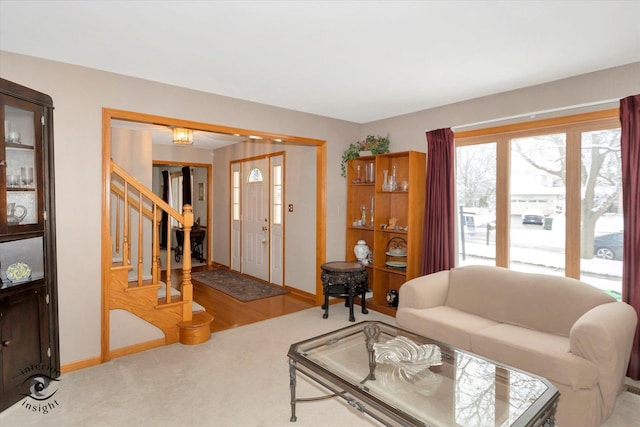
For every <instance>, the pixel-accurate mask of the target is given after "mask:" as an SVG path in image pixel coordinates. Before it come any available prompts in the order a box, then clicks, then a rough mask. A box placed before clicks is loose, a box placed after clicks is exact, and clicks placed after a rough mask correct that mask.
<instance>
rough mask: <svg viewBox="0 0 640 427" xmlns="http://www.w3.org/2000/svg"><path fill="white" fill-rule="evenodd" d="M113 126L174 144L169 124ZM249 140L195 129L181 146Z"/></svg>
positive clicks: (120, 122)
mask: <svg viewBox="0 0 640 427" xmlns="http://www.w3.org/2000/svg"><path fill="white" fill-rule="evenodd" d="M0 1H2V0H0ZM111 127H112V128H122V129H129V130H135V131H140V132H149V133H150V134H151V141H152V143H153V144H154V145H173V132H172V130H171V128H169V127H167V126H161V125H154V124H150V123H137V122H130V121H126V120H111ZM246 140H247V137H246V136H241V135H228V134H222V133H213V132H205V131H202V130H194V131H193V144H192V145H182V146H181V147H195V148H202V149H207V150H216V149H218V148H222V147H225V146H227V145H233V144H236V143H238V142H244V141H246Z"/></svg>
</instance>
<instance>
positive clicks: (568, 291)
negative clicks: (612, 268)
mask: <svg viewBox="0 0 640 427" xmlns="http://www.w3.org/2000/svg"><path fill="white" fill-rule="evenodd" d="M569 301H570V302H571V304H568V302H569ZM614 301H615V299H614V298H613V297H611V296H609V295H607V294H605V293H604V292H602V291H601V290H600V289H597V288H595V287H593V286H591V285H588V284H587V283H584V282H580V281H578V280H575V279H570V278H566V277H561V276H552V275H546V274H531V273H522V272H518V271H512V270H508V269H506V268H500V267H488V266H479V265H476V266H466V267H459V268H454V269H452V270H451V271H450V274H449V292H448V294H447V302H446V305H448V306H450V307H453V308H457V309H458V310H462V311H466V312H468V313H473V314H476V315H478V316H481V317H486V318H487V319H492V320H495V321H496V322H499V323H509V324H511V325H517V326H524V327H526V328H531V329H536V330H539V331H543V332H549V333H552V334H557V335H563V336H566V337H568V336H569V332H570V330H571V327H572V326H573V324H574V323H575V322H576V320H578V319H579V318H580V316H582V315H583V314H584V313H585V312H587V311H589V310H590V309H592V308H593V307H596V306H598V305H600V304H605V303H609V302H614Z"/></svg>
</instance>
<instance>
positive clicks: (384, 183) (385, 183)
mask: <svg viewBox="0 0 640 427" xmlns="http://www.w3.org/2000/svg"><path fill="white" fill-rule="evenodd" d="M382 174H383V175H384V179H383V180H382V191H391V190H390V189H389V182H388V176H389V171H388V170H387V169H385V170H383V171H382Z"/></svg>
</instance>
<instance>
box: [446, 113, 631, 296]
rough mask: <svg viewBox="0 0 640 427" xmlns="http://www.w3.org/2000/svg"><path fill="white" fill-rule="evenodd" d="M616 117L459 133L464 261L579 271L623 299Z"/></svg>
mask: <svg viewBox="0 0 640 427" xmlns="http://www.w3.org/2000/svg"><path fill="white" fill-rule="evenodd" d="M617 114H618V111H617V110H609V111H605V112H598V113H587V114H581V115H576V116H569V117H564V118H560V119H552V120H541V121H537V122H529V123H525V124H522V125H510V126H505V127H502V128H492V129H490V130H487V131H482V130H480V131H470V132H466V133H464V132H463V133H459V134H456V193H457V194H456V197H457V203H458V213H459V216H458V227H457V237H458V239H457V247H458V265H467V264H488V265H497V266H501V267H508V268H511V269H514V270H519V271H527V272H538V273H545V274H557V275H563V276H568V277H573V278H576V279H580V280H583V281H585V282H587V283H590V284H592V285H594V286H596V287H599V288H600V289H602V290H603V291H605V292H607V293H610V294H611V295H613V296H614V297H616V298H617V299H620V297H621V286H622V283H621V282H622V232H623V227H624V225H623V217H622V205H621V203H622V191H621V161H620V123H619V119H618V118H617Z"/></svg>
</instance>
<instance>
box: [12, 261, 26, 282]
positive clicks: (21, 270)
mask: <svg viewBox="0 0 640 427" xmlns="http://www.w3.org/2000/svg"><path fill="white" fill-rule="evenodd" d="M29 278H31V267H29V265H27V264H25V263H24V262H16V263H13V264H11V265H10V266H9V267H7V279H9V280H11V281H12V282H23V281H25V280H28V279H29Z"/></svg>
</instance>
